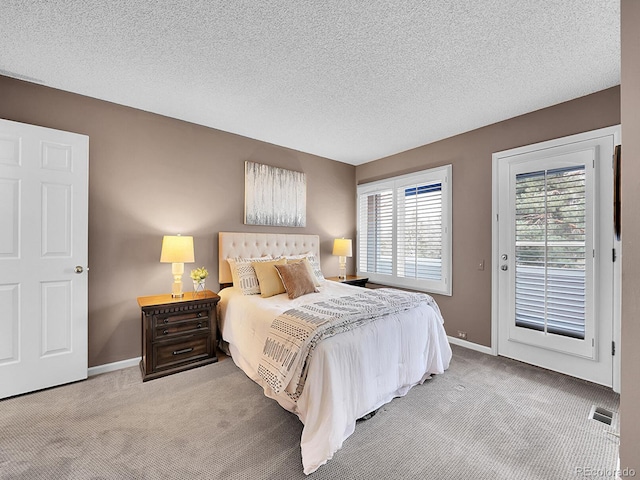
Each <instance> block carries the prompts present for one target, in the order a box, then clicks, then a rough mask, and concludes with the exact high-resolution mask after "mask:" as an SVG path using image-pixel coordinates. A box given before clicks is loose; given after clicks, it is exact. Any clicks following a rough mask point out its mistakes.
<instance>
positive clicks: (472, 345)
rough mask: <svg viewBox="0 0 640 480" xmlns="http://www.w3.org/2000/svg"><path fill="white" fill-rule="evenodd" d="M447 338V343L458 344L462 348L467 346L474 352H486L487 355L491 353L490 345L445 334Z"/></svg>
mask: <svg viewBox="0 0 640 480" xmlns="http://www.w3.org/2000/svg"><path fill="white" fill-rule="evenodd" d="M447 338H448V339H449V343H452V344H454V345H459V346H461V347H464V348H468V349H469V350H475V351H476V352H480V353H486V354H487V355H493V352H492V351H491V347H485V346H484V345H478V344H477V343H473V342H469V341H467V340H462V339H461V338H457V337H451V336H447Z"/></svg>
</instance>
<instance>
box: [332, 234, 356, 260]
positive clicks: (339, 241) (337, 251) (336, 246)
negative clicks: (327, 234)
mask: <svg viewBox="0 0 640 480" xmlns="http://www.w3.org/2000/svg"><path fill="white" fill-rule="evenodd" d="M333 254H334V255H337V256H339V257H351V256H352V255H353V253H352V249H351V239H350V238H336V239H335V240H334V241H333Z"/></svg>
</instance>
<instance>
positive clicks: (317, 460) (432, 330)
mask: <svg viewBox="0 0 640 480" xmlns="http://www.w3.org/2000/svg"><path fill="white" fill-rule="evenodd" d="M358 288H359V287H353V286H350V285H344V284H341V283H337V282H331V281H323V282H322V284H321V286H320V287H319V288H318V290H319V292H318V293H313V294H308V295H304V296H302V297H298V298H296V299H294V300H289V298H288V297H287V295H286V294H280V295H276V296H273V297H270V298H261V297H260V296H259V295H243V294H242V292H241V291H240V289H238V288H234V287H231V288H225V289H223V290H222V291H221V292H220V293H219V295H220V297H221V300H220V302H219V304H218V305H219V313H220V314H219V316H218V321H219V324H220V330H221V332H222V339H223V340H224V341H226V342H228V343H229V350H230V353H231V356H232V358H233V361H234V362H235V363H236V365H238V366H239V367H240V368H241V369H242V370H243V371H244V372H245V373H246V374H247V375H248V376H249V377H250V378H251V379H253V380H254V381H255V382H257V383H258V384H260V385H261V386H262V387H263V388H264V390H265V395H267V396H268V397H270V398H273V399H275V400H276V401H278V403H279V404H280V405H281V406H282V407H284V408H285V409H287V410H289V411H291V412H293V413H295V414H297V415H298V417H299V418H300V420H301V421H302V423H303V424H304V428H303V431H302V439H301V442H300V447H301V451H302V464H303V467H304V473H306V474H309V473H312V472H314V471H315V470H316V469H317V468H318V467H320V466H321V465H323V464H325V463H326V462H327V460H329V459H331V458H332V457H333V454H334V453H335V452H336V451H337V450H339V449H340V448H341V446H342V442H343V441H344V440H345V439H346V438H347V437H349V435H351V434H352V433H353V431H354V430H355V424H356V420H357V419H358V418H360V417H362V416H364V415H366V414H367V413H369V412H371V411H373V410H375V409H377V408H379V407H380V406H382V405H384V404H385V403H387V402H389V401H391V400H392V399H393V398H394V397H398V396H403V395H405V394H406V393H407V392H408V391H409V389H410V388H411V387H412V386H414V385H416V384H418V383H422V382H423V381H424V380H425V379H427V378H429V376H430V375H431V374H437V373H443V372H444V371H445V370H446V369H447V368H448V366H449V361H450V359H451V348H450V346H449V343H448V341H447V336H446V333H445V331H444V327H443V324H442V317H441V316H440V313H439V312H437V311H436V310H434V309H433V308H432V307H430V306H428V305H427V304H426V303H424V304H421V305H420V306H419V307H417V308H415V309H412V310H408V311H405V312H401V313H397V314H391V315H387V316H385V317H382V318H380V319H378V320H376V321H375V322H372V323H369V324H367V325H364V326H362V327H358V328H357V329H355V330H352V331H349V332H344V333H340V334H338V335H336V336H333V337H330V338H327V339H325V340H323V341H322V342H321V343H320V344H319V345H318V347H317V348H316V349H315V352H314V354H313V357H312V359H311V362H310V365H309V373H308V376H307V382H306V384H305V387H304V390H303V392H302V395H301V396H300V398H299V399H298V401H297V402H295V403H294V402H293V401H292V400H291V399H290V398H289V397H288V396H287V395H286V394H284V393H282V394H280V395H277V394H275V393H274V392H273V391H272V390H271V389H270V388H269V386H268V385H266V383H265V382H263V381H262V379H261V378H260V377H259V376H258V374H257V367H258V363H259V361H260V358H261V354H262V349H263V346H264V341H265V338H266V336H267V332H268V329H269V326H270V325H271V322H272V321H273V319H274V318H275V317H276V316H278V315H279V314H281V313H282V312H284V311H286V310H288V309H290V308H295V307H297V306H299V305H302V304H306V303H313V302H318V301H321V300H322V299H324V298H328V297H330V296H345V295H349V294H352V293H353V292H354V291H357V289H358Z"/></svg>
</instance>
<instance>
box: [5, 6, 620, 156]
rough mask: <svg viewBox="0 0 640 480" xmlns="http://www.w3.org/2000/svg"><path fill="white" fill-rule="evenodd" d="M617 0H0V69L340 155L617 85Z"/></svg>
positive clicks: (424, 138) (444, 132)
mask: <svg viewBox="0 0 640 480" xmlns="http://www.w3.org/2000/svg"><path fill="white" fill-rule="evenodd" d="M619 24H620V19H619V0H461V1H445V0H440V1H428V0H422V1H418V0H415V1H398V0H395V1H394V0H366V1H365V0H360V1H356V0H325V1H313V0H244V1H231V0H225V1H219V0H213V1H212V0H169V1H161V0H136V1H130V0H110V1H104V0H94V1H88V0H85V1H82V0H48V1H45V0H32V1H28V0H22V1H20V0H2V1H1V2H0V73H3V74H5V75H9V76H13V77H17V78H23V79H26V80H31V81H40V82H41V83H43V84H45V85H48V86H50V87H54V88H59V89H62V90H67V91H71V92H76V93H80V94H83V95H88V96H90V97H95V98H99V99H103V100H108V101H111V102H115V103H119V104H122V105H128V106H131V107H136V108H139V109H142V110H147V111H150V112H155V113H159V114H162V115H167V116H170V117H175V118H179V119H183V120H187V121H190V122H194V123H198V124H202V125H206V126H210V127H213V128H217V129H220V130H224V131H228V132H233V133H237V134H240V135H244V136H247V137H250V138H255V139H259V140H263V141H266V142H270V143H273V144H276V145H282V146H285V147H289V148H293V149H296V150H300V151H303V152H308V153H313V154H316V155H320V156H323V157H327V158H331V159H334V160H339V161H341V162H346V163H351V164H354V165H357V164H361V163H364V162H368V161H371V160H375V159H378V158H382V157H385V156H388V155H391V154H394V153H398V152H401V151H404V150H408V149H411V148H415V147H417V146H420V145H424V144H427V143H430V142H433V141H436V140H439V139H442V138H446V137H450V136H452V135H456V134H459V133H462V132H465V131H469V130H472V129H474V128H478V127H481V126H483V125H488V124H491V123H495V122H497V121H501V120H504V119H507V118H511V117H514V116H517V115H520V114H523V113H526V112H530V111H533V110H537V109H540V108H544V107H546V106H549V105H553V104H556V103H560V102H563V101H566V100H570V99H572V98H576V97H580V96H583V95H587V94H589V93H593V92H596V91H598V90H602V89H605V88H608V87H611V86H614V85H617V84H619V83H620V41H619V37H620V28H619Z"/></svg>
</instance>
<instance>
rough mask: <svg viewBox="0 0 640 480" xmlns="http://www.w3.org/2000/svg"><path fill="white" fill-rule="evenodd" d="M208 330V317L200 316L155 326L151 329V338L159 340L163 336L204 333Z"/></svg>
mask: <svg viewBox="0 0 640 480" xmlns="http://www.w3.org/2000/svg"><path fill="white" fill-rule="evenodd" d="M208 331H209V318H208V317H202V318H198V319H196V320H193V319H192V320H187V321H184V322H169V323H167V324H164V325H161V326H159V327H156V328H155V329H154V331H153V339H154V340H161V339H163V338H171V337H173V336H176V335H180V336H184V335H188V334H193V333H204V332H208Z"/></svg>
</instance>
